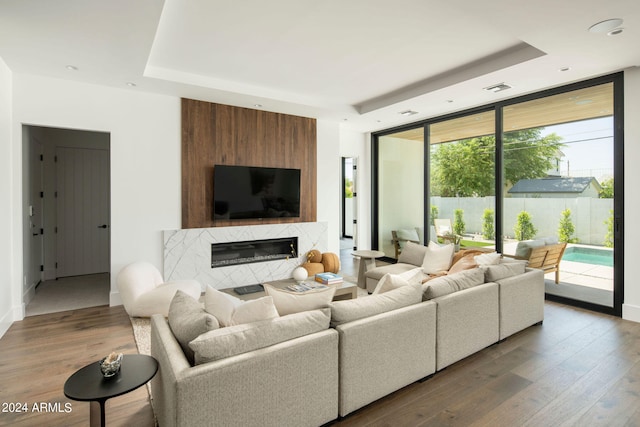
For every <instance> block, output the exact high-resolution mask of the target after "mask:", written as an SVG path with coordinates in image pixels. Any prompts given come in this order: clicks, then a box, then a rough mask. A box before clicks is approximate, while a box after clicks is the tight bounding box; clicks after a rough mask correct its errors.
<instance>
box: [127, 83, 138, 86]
mask: <svg viewBox="0 0 640 427" xmlns="http://www.w3.org/2000/svg"><path fill="white" fill-rule="evenodd" d="M127 86H129V87H136V86H138V85H137V84H135V83H134V82H127Z"/></svg>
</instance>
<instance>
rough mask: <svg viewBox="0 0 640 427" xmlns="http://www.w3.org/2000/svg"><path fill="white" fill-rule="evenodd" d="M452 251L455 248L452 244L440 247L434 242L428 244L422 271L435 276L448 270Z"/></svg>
mask: <svg viewBox="0 0 640 427" xmlns="http://www.w3.org/2000/svg"><path fill="white" fill-rule="evenodd" d="M454 251H455V247H454V246H453V245H452V244H448V245H443V246H440V245H438V244H437V243H435V242H429V246H427V250H426V253H425V255H424V260H423V261H422V270H423V271H424V272H425V274H437V273H440V272H442V271H447V270H449V267H451V260H452V259H453V253H454Z"/></svg>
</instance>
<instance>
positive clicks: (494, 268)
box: [484, 262, 526, 282]
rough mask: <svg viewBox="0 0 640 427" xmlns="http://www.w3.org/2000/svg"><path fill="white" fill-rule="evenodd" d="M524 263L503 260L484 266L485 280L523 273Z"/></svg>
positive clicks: (491, 280) (500, 278) (493, 280)
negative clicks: (503, 261)
mask: <svg viewBox="0 0 640 427" xmlns="http://www.w3.org/2000/svg"><path fill="white" fill-rule="evenodd" d="M525 267H526V265H525V263H524V262H505V263H501V264H497V265H488V266H486V267H484V280H485V282H496V281H498V280H502V279H506V278H507V277H512V276H516V275H518V274H523V273H524V269H525Z"/></svg>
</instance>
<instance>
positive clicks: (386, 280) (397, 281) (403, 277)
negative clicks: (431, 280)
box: [373, 268, 424, 294]
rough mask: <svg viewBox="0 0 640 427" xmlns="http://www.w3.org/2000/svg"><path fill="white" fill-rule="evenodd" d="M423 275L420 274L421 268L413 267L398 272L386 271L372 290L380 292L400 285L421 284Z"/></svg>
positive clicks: (375, 292)
mask: <svg viewBox="0 0 640 427" xmlns="http://www.w3.org/2000/svg"><path fill="white" fill-rule="evenodd" d="M423 277H424V275H423V274H422V269H421V268H414V269H412V270H409V271H405V272H403V273H400V274H390V273H387V274H385V275H384V276H382V278H381V279H380V281H379V282H378V284H377V285H376V288H375V289H374V290H373V293H374V294H382V293H384V292H387V291H390V290H393V289H396V288H399V287H400V286H406V285H420V284H422V279H423Z"/></svg>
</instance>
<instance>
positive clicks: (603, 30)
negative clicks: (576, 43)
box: [589, 18, 623, 35]
mask: <svg viewBox="0 0 640 427" xmlns="http://www.w3.org/2000/svg"><path fill="white" fill-rule="evenodd" d="M622 22H623V21H622V19H620V18H612V19H606V20H604V21H600V22H598V23H597V24H593V25H592V26H590V27H589V32H590V33H596V34H609V33H612V32H613V30H615V29H616V28H618V27H619V26H620V25H622ZM619 30H620V31H619V32H618V33H616V34H620V33H621V32H622V28H620V29H619ZM611 35H613V34H611Z"/></svg>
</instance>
